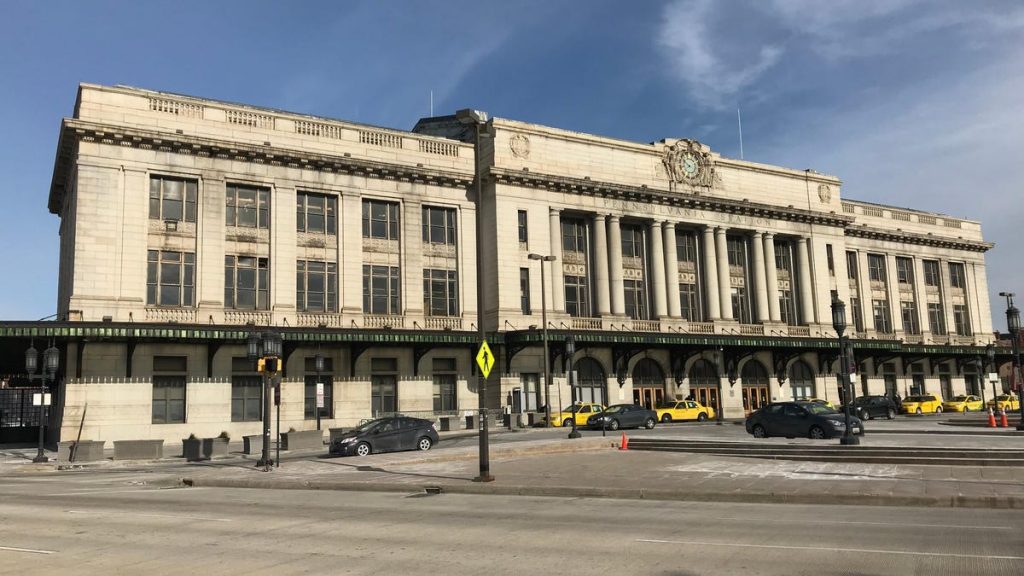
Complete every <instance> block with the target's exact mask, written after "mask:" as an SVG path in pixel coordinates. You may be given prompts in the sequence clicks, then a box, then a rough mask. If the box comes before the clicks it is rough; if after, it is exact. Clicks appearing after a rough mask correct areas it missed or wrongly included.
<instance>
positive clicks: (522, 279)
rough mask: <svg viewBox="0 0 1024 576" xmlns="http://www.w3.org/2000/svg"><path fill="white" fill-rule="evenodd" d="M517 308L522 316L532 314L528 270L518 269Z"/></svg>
mask: <svg viewBox="0 0 1024 576" xmlns="http://www.w3.org/2000/svg"><path fill="white" fill-rule="evenodd" d="M519 306H520V308H521V309H522V311H523V314H525V315H530V314H533V311H532V309H531V308H530V269H529V268H520V269H519Z"/></svg>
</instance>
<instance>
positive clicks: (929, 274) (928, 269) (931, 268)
mask: <svg viewBox="0 0 1024 576" xmlns="http://www.w3.org/2000/svg"><path fill="white" fill-rule="evenodd" d="M921 264H922V265H923V267H924V285H925V286H934V287H936V288H938V287H939V263H938V262H936V261H935V260H924V261H923V262H921Z"/></svg>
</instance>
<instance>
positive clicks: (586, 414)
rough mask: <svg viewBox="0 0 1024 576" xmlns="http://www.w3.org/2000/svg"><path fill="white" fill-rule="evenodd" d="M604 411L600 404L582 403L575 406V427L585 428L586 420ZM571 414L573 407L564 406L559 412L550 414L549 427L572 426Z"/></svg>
mask: <svg viewBox="0 0 1024 576" xmlns="http://www.w3.org/2000/svg"><path fill="white" fill-rule="evenodd" d="M602 411H604V406H603V405H601V404H592V403H588V402H583V403H581V404H577V405H576V425H577V426H586V425H587V418H590V417H591V416H593V415H594V414H597V413H598V412H602ZM572 413H573V407H572V406H566V407H565V408H563V409H562V411H561V412H552V413H551V425H552V426H572Z"/></svg>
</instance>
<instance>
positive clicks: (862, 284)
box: [857, 250, 875, 330]
mask: <svg viewBox="0 0 1024 576" xmlns="http://www.w3.org/2000/svg"><path fill="white" fill-rule="evenodd" d="M870 278H871V277H870V275H869V274H868V253H867V252H864V251H860V250H858V251H857V291H858V292H859V293H860V312H861V315H862V317H863V320H864V330H874V329H875V309H874V306H873V302H874V297H875V294H874V292H873V291H872V290H871V279H870Z"/></svg>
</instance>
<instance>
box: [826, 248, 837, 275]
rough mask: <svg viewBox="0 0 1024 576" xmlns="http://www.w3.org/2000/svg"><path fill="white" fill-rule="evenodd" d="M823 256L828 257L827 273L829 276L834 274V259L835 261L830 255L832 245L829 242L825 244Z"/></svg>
mask: <svg viewBox="0 0 1024 576" xmlns="http://www.w3.org/2000/svg"><path fill="white" fill-rule="evenodd" d="M825 256H826V257H827V259H828V275H829V276H835V275H836V261H835V258H834V257H833V256H832V245H831V244H825Z"/></svg>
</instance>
